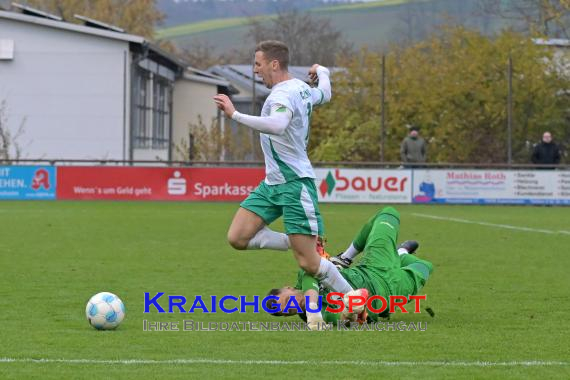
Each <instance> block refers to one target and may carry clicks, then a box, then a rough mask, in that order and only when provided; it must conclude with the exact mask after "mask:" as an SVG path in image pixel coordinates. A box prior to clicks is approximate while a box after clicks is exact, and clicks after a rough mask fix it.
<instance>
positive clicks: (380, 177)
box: [315, 168, 412, 203]
mask: <svg viewBox="0 0 570 380" xmlns="http://www.w3.org/2000/svg"><path fill="white" fill-rule="evenodd" d="M315 173H316V177H317V180H316V185H317V192H318V193H319V201H320V202H338V203H411V202H412V171H411V170H396V169H394V170H388V169H386V170H384V169H376V170H368V169H339V168H331V169H324V168H319V169H315Z"/></svg>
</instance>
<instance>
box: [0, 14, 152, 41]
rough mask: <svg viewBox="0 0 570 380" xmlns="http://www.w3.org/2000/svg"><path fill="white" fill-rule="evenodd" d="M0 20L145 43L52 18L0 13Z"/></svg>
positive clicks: (112, 32) (119, 34)
mask: <svg viewBox="0 0 570 380" xmlns="http://www.w3.org/2000/svg"><path fill="white" fill-rule="evenodd" d="M0 19H6V20H13V21H19V22H25V23H28V24H34V25H41V26H45V27H48V28H54V29H61V30H67V31H70V32H76V33H84V34H89V35H92V36H97V37H103V38H109V39H113V40H119V41H126V42H133V43H138V44H141V45H142V44H144V43H145V42H146V40H145V39H144V37H141V36H136V35H133V34H127V33H120V32H115V31H111V30H106V29H100V28H93V27H89V26H84V25H78V24H72V23H70V22H66V21H63V20H62V21H58V20H54V19H52V18H46V17H39V16H32V15H29V14H22V13H16V12H6V11H0Z"/></svg>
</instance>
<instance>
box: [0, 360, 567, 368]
mask: <svg viewBox="0 0 570 380" xmlns="http://www.w3.org/2000/svg"><path fill="white" fill-rule="evenodd" d="M0 363H34V364H42V363H60V364H61V363H63V364H119V365H129V364H154V365H172V364H181V365H193V364H214V365H315V366H323V365H324V366H333V365H354V366H375V367H415V366H424V367H546V366H548V367H552V366H570V362H565V361H542V360H529V361H518V360H517V361H502V362H486V361H445V360H442V361H437V360H428V361H384V360H378V361H375V360H323V361H319V360H224V359H167V360H151V359H125V360H97V359H37V358H0Z"/></svg>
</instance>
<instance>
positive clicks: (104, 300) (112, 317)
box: [85, 292, 126, 330]
mask: <svg viewBox="0 0 570 380" xmlns="http://www.w3.org/2000/svg"><path fill="white" fill-rule="evenodd" d="M125 312H126V310H125V304H124V303H123V301H121V299H120V298H119V297H117V296H116V295H114V294H113V293H109V292H101V293H97V294H95V295H94V296H93V297H91V299H90V300H89V302H87V307H86V308H85V316H86V317H87V320H88V321H89V324H90V325H91V326H93V327H95V328H96V329H97V330H112V329H115V328H117V326H119V325H120V324H121V322H122V321H123V319H124V318H125Z"/></svg>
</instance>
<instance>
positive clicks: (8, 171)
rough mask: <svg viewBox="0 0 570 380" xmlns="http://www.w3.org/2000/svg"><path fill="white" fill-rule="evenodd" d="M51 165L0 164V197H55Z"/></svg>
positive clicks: (54, 183)
mask: <svg viewBox="0 0 570 380" xmlns="http://www.w3.org/2000/svg"><path fill="white" fill-rule="evenodd" d="M55 173H56V168H55V167H53V166H0V199H55V189H56V175H55Z"/></svg>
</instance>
